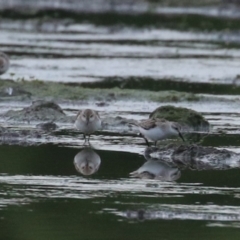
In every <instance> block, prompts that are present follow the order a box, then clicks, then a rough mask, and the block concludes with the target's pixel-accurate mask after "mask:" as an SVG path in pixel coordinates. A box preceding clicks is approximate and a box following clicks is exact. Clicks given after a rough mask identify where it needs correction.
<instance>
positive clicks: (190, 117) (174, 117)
mask: <svg viewBox="0 0 240 240" xmlns="http://www.w3.org/2000/svg"><path fill="white" fill-rule="evenodd" d="M149 118H165V119H167V120H169V121H175V122H179V123H181V124H185V125H188V126H191V127H193V128H194V129H195V130H202V129H207V130H209V122H208V121H207V120H206V119H205V118H204V117H203V116H202V115H201V114H200V113H198V112H196V111H194V110H192V109H188V108H182V107H174V106H171V105H167V106H162V107H159V108H157V109H155V110H154V111H153V112H152V113H151V114H150V116H149Z"/></svg>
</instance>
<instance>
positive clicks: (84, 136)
mask: <svg viewBox="0 0 240 240" xmlns="http://www.w3.org/2000/svg"><path fill="white" fill-rule="evenodd" d="M83 138H84V143H83V145H85V143H86V141H87V138H86V135H85V134H83Z"/></svg>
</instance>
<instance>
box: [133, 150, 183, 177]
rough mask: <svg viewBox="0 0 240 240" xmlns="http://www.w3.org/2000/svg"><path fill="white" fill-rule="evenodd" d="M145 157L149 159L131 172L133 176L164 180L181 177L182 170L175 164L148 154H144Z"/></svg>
mask: <svg viewBox="0 0 240 240" xmlns="http://www.w3.org/2000/svg"><path fill="white" fill-rule="evenodd" d="M144 157H145V158H146V160H147V161H146V162H145V163H144V164H143V165H142V166H141V167H140V168H139V169H137V170H136V171H134V172H131V173H130V176H131V177H136V178H142V179H158V180H162V181H175V180H177V179H179V178H180V176H181V171H180V170H179V169H178V168H177V167H176V166H175V165H173V164H170V163H167V162H164V161H162V160H160V159H151V157H149V156H146V154H144Z"/></svg>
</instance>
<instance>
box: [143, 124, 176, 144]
mask: <svg viewBox="0 0 240 240" xmlns="http://www.w3.org/2000/svg"><path fill="white" fill-rule="evenodd" d="M139 131H140V132H141V134H142V135H143V136H145V137H146V138H148V139H150V140H152V141H158V140H160V139H164V138H166V137H168V136H171V135H175V134H177V133H175V132H174V131H172V130H171V128H169V129H166V130H165V129H164V130H163V129H162V128H160V127H154V128H151V129H149V130H146V129H144V128H141V127H139Z"/></svg>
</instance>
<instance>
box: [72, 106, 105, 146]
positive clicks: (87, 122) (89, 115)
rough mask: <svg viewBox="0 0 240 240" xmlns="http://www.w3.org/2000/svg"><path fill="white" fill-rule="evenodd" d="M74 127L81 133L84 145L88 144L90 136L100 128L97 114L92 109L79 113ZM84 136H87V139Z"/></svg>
mask: <svg viewBox="0 0 240 240" xmlns="http://www.w3.org/2000/svg"><path fill="white" fill-rule="evenodd" d="M75 127H76V128H77V129H78V130H80V131H81V132H82V133H83V137H84V140H85V141H84V143H85V142H86V141H88V142H89V139H90V135H91V134H92V133H94V132H95V131H97V130H99V129H100V128H101V119H100V117H99V115H98V112H96V111H94V110H92V109H84V110H82V111H79V113H78V115H77V119H76V121H75ZM86 136H88V139H87V138H86Z"/></svg>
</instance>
